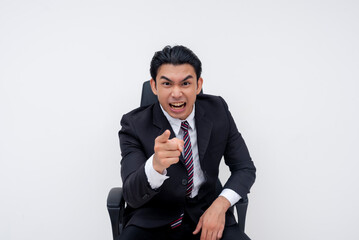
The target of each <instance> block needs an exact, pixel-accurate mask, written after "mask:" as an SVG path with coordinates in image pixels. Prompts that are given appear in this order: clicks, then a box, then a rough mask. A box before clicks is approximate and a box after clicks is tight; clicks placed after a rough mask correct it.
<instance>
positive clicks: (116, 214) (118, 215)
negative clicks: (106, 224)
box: [107, 187, 125, 240]
mask: <svg viewBox="0 0 359 240" xmlns="http://www.w3.org/2000/svg"><path fill="white" fill-rule="evenodd" d="M124 209H125V200H124V198H123V195H122V188H120V187H117V188H112V189H111V190H110V192H109V194H108V197H107V210H108V213H109V214H110V219H111V226H112V235H113V239H114V240H117V239H118V238H119V236H120V234H121V232H122V228H123V211H124Z"/></svg>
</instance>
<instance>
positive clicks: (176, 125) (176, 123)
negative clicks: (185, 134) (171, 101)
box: [160, 104, 195, 136]
mask: <svg viewBox="0 0 359 240" xmlns="http://www.w3.org/2000/svg"><path fill="white" fill-rule="evenodd" d="M160 107H161V110H162V112H163V114H164V115H165V116H166V118H167V120H168V122H169V123H170V125H171V127H172V130H173V131H174V133H175V134H176V136H177V135H178V134H179V132H180V129H181V123H182V122H183V121H187V122H188V124H189V129H192V130H195V124H194V113H195V104H193V109H192V112H191V114H190V115H188V117H187V118H186V119H185V120H181V119H179V118H173V117H171V116H170V115H169V114H168V113H167V112H166V111H165V110H164V109H163V107H162V106H161V104H160Z"/></svg>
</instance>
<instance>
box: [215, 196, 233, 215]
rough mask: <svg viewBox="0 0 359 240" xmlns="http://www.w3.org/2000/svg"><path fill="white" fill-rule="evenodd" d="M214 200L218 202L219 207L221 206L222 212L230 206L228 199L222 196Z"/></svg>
mask: <svg viewBox="0 0 359 240" xmlns="http://www.w3.org/2000/svg"><path fill="white" fill-rule="evenodd" d="M216 201H217V202H218V203H219V205H220V207H221V208H222V211H224V212H227V210H228V209H229V208H230V207H231V203H230V201H229V200H228V199H227V198H225V197H223V196H219V197H218V198H217V199H216Z"/></svg>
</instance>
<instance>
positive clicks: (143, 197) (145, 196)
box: [142, 194, 150, 200]
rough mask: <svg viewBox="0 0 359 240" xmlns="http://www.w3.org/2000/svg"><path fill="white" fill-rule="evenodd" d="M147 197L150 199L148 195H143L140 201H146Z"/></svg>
mask: <svg viewBox="0 0 359 240" xmlns="http://www.w3.org/2000/svg"><path fill="white" fill-rule="evenodd" d="M149 197H150V195H148V194H145V195H143V196H142V199H143V200H147V199H148V198H149Z"/></svg>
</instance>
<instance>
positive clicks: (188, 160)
mask: <svg viewBox="0 0 359 240" xmlns="http://www.w3.org/2000/svg"><path fill="white" fill-rule="evenodd" d="M188 127H189V124H188V122H187V121H184V122H182V123H181V129H182V130H183V133H184V135H183V141H184V148H183V158H184V163H185V166H186V169H187V175H188V178H187V189H186V197H189V196H190V195H191V193H192V189H193V156H192V146H191V139H190V137H189V133H188ZM183 215H184V214H183V213H182V214H181V215H180V217H179V218H178V219H176V220H175V221H173V222H172V223H171V224H170V225H171V228H172V229H173V228H176V227H179V226H181V223H182V219H183Z"/></svg>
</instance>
